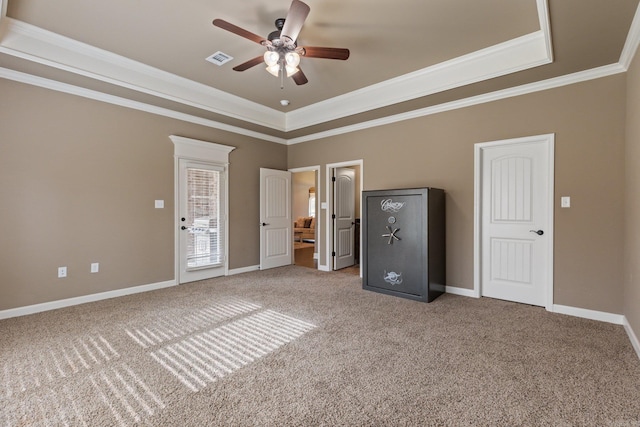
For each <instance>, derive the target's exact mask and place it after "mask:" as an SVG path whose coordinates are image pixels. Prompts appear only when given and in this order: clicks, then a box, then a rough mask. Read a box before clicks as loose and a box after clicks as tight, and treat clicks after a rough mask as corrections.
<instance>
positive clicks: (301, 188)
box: [290, 166, 320, 269]
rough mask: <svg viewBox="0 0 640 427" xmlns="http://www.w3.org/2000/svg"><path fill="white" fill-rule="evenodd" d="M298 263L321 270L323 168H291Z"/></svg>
mask: <svg viewBox="0 0 640 427" xmlns="http://www.w3.org/2000/svg"><path fill="white" fill-rule="evenodd" d="M290 172H291V187H292V189H291V194H292V218H293V227H294V228H293V257H294V262H293V263H294V264H295V265H299V266H302V267H308V268H315V269H317V268H318V246H319V245H318V243H319V242H318V236H319V229H320V222H319V221H318V219H319V216H318V213H319V197H318V195H319V180H318V174H319V172H320V166H312V167H308V168H296V169H290Z"/></svg>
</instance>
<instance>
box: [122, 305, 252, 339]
mask: <svg viewBox="0 0 640 427" xmlns="http://www.w3.org/2000/svg"><path fill="white" fill-rule="evenodd" d="M260 308H261V307H260V306H259V305H257V304H253V303H250V302H246V301H242V300H239V299H235V298H234V299H230V300H228V301H224V302H219V303H215V304H211V305H210V306H208V307H205V308H201V309H198V310H194V311H191V312H187V313H185V314H184V315H183V316H179V317H177V316H175V315H163V316H160V317H158V318H157V319H155V324H154V325H153V326H140V327H137V328H127V329H125V332H126V333H127V335H129V337H131V339H132V340H134V341H135V342H136V343H137V344H138V345H140V346H142V348H149V347H153V346H155V345H159V344H162V343H164V342H167V341H169V340H172V339H176V338H180V337H183V336H185V335H188V334H191V333H193V332H195V331H197V330H200V329H205V328H208V327H211V326H212V325H215V324H217V323H220V322H223V321H225V320H228V319H231V318H233V317H236V316H240V315H242V314H246V313H250V312H252V311H256V310H259V309H260Z"/></svg>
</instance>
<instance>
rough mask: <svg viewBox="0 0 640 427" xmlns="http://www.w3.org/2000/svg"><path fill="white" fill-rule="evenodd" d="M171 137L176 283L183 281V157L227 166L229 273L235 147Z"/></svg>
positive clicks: (225, 264)
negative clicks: (231, 171)
mask: <svg viewBox="0 0 640 427" xmlns="http://www.w3.org/2000/svg"><path fill="white" fill-rule="evenodd" d="M169 139H171V141H172V142H173V144H174V151H173V158H174V163H173V185H174V188H173V209H174V211H173V212H174V218H173V224H174V240H173V241H174V267H173V268H174V272H173V277H174V278H175V281H176V284H180V229H179V227H178V218H179V217H180V191H179V189H180V160H194V161H197V162H202V163H211V164H213V165H216V166H222V167H224V174H225V178H224V194H225V196H224V197H225V203H224V217H225V224H224V250H225V256H224V275H225V276H226V275H228V273H229V153H231V151H233V150H235V148H236V147H232V146H230V145H222V144H216V143H214V142H208V141H201V140H197V139H191V138H185V137H183V136H177V135H170V136H169Z"/></svg>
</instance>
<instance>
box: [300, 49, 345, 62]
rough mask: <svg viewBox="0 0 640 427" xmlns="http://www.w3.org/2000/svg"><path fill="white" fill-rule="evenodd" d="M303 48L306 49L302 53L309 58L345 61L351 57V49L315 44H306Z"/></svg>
mask: <svg viewBox="0 0 640 427" xmlns="http://www.w3.org/2000/svg"><path fill="white" fill-rule="evenodd" d="M302 49H304V50H303V52H302V53H301V55H302V56H306V57H307V58H326V59H341V60H343V61H344V60H345V59H347V58H349V49H341V48H338V47H313V46H304V47H303V48H302Z"/></svg>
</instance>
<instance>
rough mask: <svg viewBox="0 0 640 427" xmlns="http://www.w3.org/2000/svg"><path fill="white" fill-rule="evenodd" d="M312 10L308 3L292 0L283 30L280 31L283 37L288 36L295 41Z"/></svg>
mask: <svg viewBox="0 0 640 427" xmlns="http://www.w3.org/2000/svg"><path fill="white" fill-rule="evenodd" d="M310 10H311V8H309V6H308V5H307V4H306V3H303V2H301V1H300V0H293V1H292V2H291V7H290V8H289V12H288V13H287V17H286V18H285V21H284V26H283V27H282V32H281V33H280V34H281V37H282V36H287V37H289V38H290V39H291V40H292V41H294V42H295V41H296V39H297V38H298V34H300V30H301V29H302V26H303V25H304V21H305V20H306V19H307V15H309V11H310Z"/></svg>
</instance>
